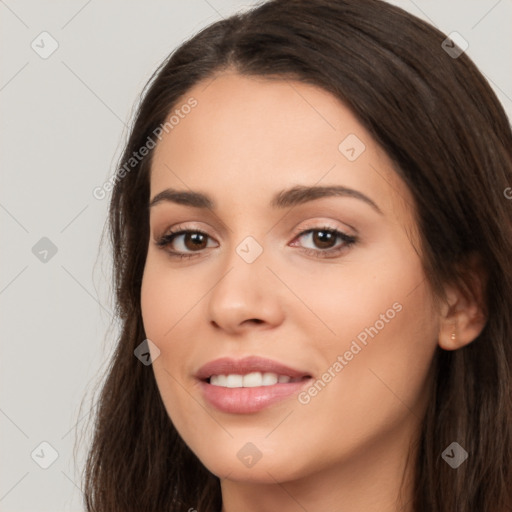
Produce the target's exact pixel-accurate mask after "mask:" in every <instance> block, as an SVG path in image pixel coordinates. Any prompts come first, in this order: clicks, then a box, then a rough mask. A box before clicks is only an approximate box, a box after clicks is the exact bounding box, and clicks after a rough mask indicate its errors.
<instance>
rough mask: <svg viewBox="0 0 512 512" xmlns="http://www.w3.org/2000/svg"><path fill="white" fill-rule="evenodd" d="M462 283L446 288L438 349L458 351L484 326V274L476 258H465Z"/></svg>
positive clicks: (485, 279) (479, 259) (485, 277)
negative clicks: (462, 285) (462, 284)
mask: <svg viewBox="0 0 512 512" xmlns="http://www.w3.org/2000/svg"><path fill="white" fill-rule="evenodd" d="M461 273H462V275H463V276H464V283H466V286H464V287H461V285H447V286H446V287H445V296H446V301H445V303H444V304H443V305H442V306H441V308H440V318H439V320H440V322H439V337H438V340H439V341H438V342H439V346H440V347H441V348H443V349H445V350H457V349H459V348H462V347H464V346H465V345H468V344H469V343H471V342H472V341H473V340H475V339H476V338H477V337H478V336H479V334H480V333H481V332H482V330H483V329H484V327H485V324H486V323H487V311H486V306H485V303H484V290H485V286H486V283H487V272H486V271H485V268H484V266H483V265H482V263H481V258H479V257H478V255H475V254H473V255H471V256H469V257H468V258H467V260H466V262H465V264H464V265H463V268H462V272H461Z"/></svg>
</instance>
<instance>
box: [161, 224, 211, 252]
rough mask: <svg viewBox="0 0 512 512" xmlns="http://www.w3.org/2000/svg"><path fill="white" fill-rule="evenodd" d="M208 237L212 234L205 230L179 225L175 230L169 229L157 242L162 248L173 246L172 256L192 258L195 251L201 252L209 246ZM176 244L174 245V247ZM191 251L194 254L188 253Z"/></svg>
mask: <svg viewBox="0 0 512 512" xmlns="http://www.w3.org/2000/svg"><path fill="white" fill-rule="evenodd" d="M208 238H210V236H209V235H208V234H207V233H205V232H204V231H201V230H198V229H193V230H192V229H181V230H180V228H179V226H178V227H177V228H176V229H175V230H171V231H168V232H167V233H166V234H165V235H163V236H162V237H161V238H160V239H159V240H158V241H157V242H156V245H157V246H158V247H161V248H166V247H169V246H170V247H171V249H170V250H169V253H170V255H171V257H176V258H192V257H194V256H196V255H195V254H193V253H194V252H199V251H201V250H202V249H206V248H207V247H208V245H207V244H208ZM173 245H174V247H173ZM187 251H191V252H192V254H190V253H187Z"/></svg>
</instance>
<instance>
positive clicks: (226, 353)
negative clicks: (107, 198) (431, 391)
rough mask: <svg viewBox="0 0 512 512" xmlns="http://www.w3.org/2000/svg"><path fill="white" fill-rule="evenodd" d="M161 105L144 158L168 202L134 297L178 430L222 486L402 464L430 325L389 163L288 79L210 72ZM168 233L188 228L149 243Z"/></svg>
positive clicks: (354, 128) (426, 291) (398, 185)
mask: <svg viewBox="0 0 512 512" xmlns="http://www.w3.org/2000/svg"><path fill="white" fill-rule="evenodd" d="M190 98H194V99H195V100H196V101H197V104H195V103H194V102H193V100H190ZM189 100H190V101H189ZM187 101H189V105H190V104H192V103H194V104H195V106H194V107H193V108H186V107H185V108H182V107H183V105H185V104H187ZM175 109H177V110H178V111H179V112H178V114H176V113H174V115H175V116H176V117H175V118H174V119H173V121H172V129H169V130H168V133H165V132H164V135H163V137H162V139H161V141H160V142H159V143H158V145H157V146H156V148H155V153H154V155H153V156H154V158H153V163H152V170H151V194H150V198H151V200H153V199H154V198H155V197H156V196H157V195H159V194H161V193H162V192H163V191H165V190H167V189H172V191H173V193H172V194H171V192H169V193H167V195H165V194H164V195H161V196H160V200H158V201H155V202H154V204H153V205H152V206H151V208H150V240H149V245H148V252H147V261H146V266H145V270H144V277H143V282H142V290H141V301H142V316H143V321H144V328H145V332H146V335H147V337H148V339H149V340H151V341H152V343H154V344H155V345H156V346H157V347H158V349H159V351H160V354H159V356H158V357H156V358H155V360H154V362H153V370H154V373H155V377H156V381H157V384H158V388H159V390H160V393H161V396H162V399H163V403H164V404H165V407H166V410H167V412H168V414H169V416H170V418H171V420H172V422H173V423H174V425H175V426H176V429H177V430H178V432H179V434H180V435H181V436H182V438H183V439H184V441H185V442H186V443H187V445H188V446H189V447H190V448H191V449H192V450H193V451H194V452H195V454H196V455H197V456H198V457H199V459H200V460H201V461H202V462H203V464H204V465H205V466H206V467H207V468H208V469H209V470H210V471H211V472H213V473H214V474H216V475H218V476H220V477H221V478H225V477H228V479H229V480H230V481H233V480H238V481H253V482H269V483H272V482H275V481H291V480H297V479H300V478H303V477H307V476H308V475H313V474H326V473H325V472H327V471H338V472H340V471H344V469H346V468H351V469H350V471H358V469H357V468H360V470H362V469H361V468H363V467H364V461H368V462H370V461H374V462H376V461H379V464H380V463H381V461H382V460H385V461H386V464H389V465H390V467H391V466H392V465H393V462H392V461H393V460H394V461H400V464H401V463H402V462H403V460H404V457H405V454H406V453H407V450H408V443H409V441H410V440H411V439H412V438H413V437H414V436H415V433H416V432H417V429H418V426H419V418H421V416H422V414H423V411H424V407H425V405H426V404H425V398H426V392H425V390H426V385H427V382H428V375H427V374H428V370H429V366H430V363H431V360H432V357H433V353H434V350H435V347H436V343H437V333H438V328H439V321H438V316H437V315H436V313H435V309H434V307H433V302H432V298H431V292H430V288H429V287H428V283H427V281H426V279H425V276H424V273H423V270H422V266H421V263H420V256H419V254H418V252H419V243H418V241H417V240H418V237H417V232H416V228H415V222H414V219H413V211H412V205H413V199H412V197H411V195H410V193H409V191H408V190H407V188H406V187H405V185H404V184H403V182H402V181H401V180H400V179H399V178H398V176H397V175H396V174H395V172H394V170H393V168H392V164H391V162H390V160H389V158H388V157H387V156H386V154H385V153H384V152H383V151H382V150H381V149H380V148H379V147H378V146H377V145H376V143H375V142H374V141H373V140H372V138H371V137H370V135H369V133H368V132H367V131H366V130H365V129H364V128H363V126H362V125H361V124H360V123H359V122H358V121H357V120H356V119H355V117H354V116H353V115H352V114H351V112H350V111H349V110H348V109H347V108H346V107H345V106H344V105H343V104H341V103H340V102H339V101H338V100H337V99H336V98H335V97H333V96H332V95H330V94H329V93H327V92H325V91H324V90H322V89H319V88H317V87H314V86H311V85H306V84H303V83H300V82H295V81H292V82H288V81H285V80H268V79H264V78H255V77H243V76H240V75H237V74H222V75H220V76H218V77H217V78H216V79H214V80H213V81H212V80H209V81H206V82H202V83H199V84H197V85H196V86H195V87H194V88H193V89H191V90H190V91H189V93H188V94H186V95H185V96H184V98H183V100H182V101H181V102H180V104H178V105H177V106H176V107H175ZM177 119H178V121H177ZM323 187H327V188H325V189H324V188H323ZM331 187H332V189H331ZM334 187H339V188H338V189H337V190H338V192H337V193H334V192H333V190H334ZM292 189H296V190H295V191H291V190H292ZM176 193H181V195H176ZM191 194H202V195H204V196H207V197H208V198H209V200H210V202H211V204H209V205H207V207H205V204H202V203H201V201H199V199H197V198H195V199H194V196H191ZM173 198H174V200H173ZM187 198H188V199H187ZM190 198H192V199H193V201H192V200H190ZM185 199H187V201H188V203H189V204H185V203H186V202H187V201H186V200H185ZM202 202H203V203H205V201H204V200H203V201H202ZM141 215H142V212H141ZM170 230H173V231H183V230H186V231H187V232H189V233H188V234H178V235H176V236H175V237H174V239H167V241H168V244H167V245H166V246H158V245H157V243H156V242H158V241H159V240H160V239H161V238H162V236H164V235H166V234H169V231H170ZM308 230H312V231H310V232H307V231H308ZM197 231H200V232H202V233H204V234H201V233H197ZM337 231H338V232H339V233H341V235H340V234H338V233H337ZM417 251H418V252H417ZM180 255H183V256H186V257H184V258H180ZM188 256H190V258H187V257H188ZM141 341H142V340H141ZM155 354H156V351H155ZM219 360H220V361H219ZM205 365H207V366H205ZM265 374H266V375H265ZM276 380H277V383H276ZM397 464H398V462H397ZM379 467H380V466H379ZM384 478H385V475H384Z"/></svg>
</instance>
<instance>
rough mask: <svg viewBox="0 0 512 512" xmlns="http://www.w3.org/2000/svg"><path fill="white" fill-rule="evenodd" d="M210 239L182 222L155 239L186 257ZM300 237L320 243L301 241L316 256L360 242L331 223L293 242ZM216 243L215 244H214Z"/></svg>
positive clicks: (198, 251)
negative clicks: (306, 244) (184, 226)
mask: <svg viewBox="0 0 512 512" xmlns="http://www.w3.org/2000/svg"><path fill="white" fill-rule="evenodd" d="M209 239H210V240H211V237H210V236H209V235H208V234H207V233H205V232H204V231H201V230H199V229H181V227H180V226H177V227H176V228H174V229H173V230H170V231H168V232H167V233H166V234H165V235H163V236H162V237H160V238H159V239H158V240H157V241H156V242H155V243H156V245H157V246H158V247H160V248H162V249H165V248H167V247H170V249H168V253H169V255H170V256H171V257H172V258H180V259H183V258H193V257H195V256H200V255H201V252H202V251H203V250H204V249H207V248H208V247H210V248H211V247H212V246H211V245H208V241H209ZM300 239H304V240H305V241H306V243H310V244H313V245H314V246H316V247H317V248H308V247H303V246H302V245H299V247H301V248H302V251H303V252H305V253H306V254H308V255H312V256H315V257H317V258H333V257H336V256H338V255H339V254H340V253H341V252H343V251H345V250H347V249H348V248H349V247H350V246H352V245H354V244H355V243H356V242H357V238H356V237H355V236H352V235H347V234H346V233H344V232H342V231H339V230H338V229H335V228H331V227H328V226H323V227H315V228H309V229H307V230H305V231H301V232H300V233H299V234H298V235H297V236H296V237H295V238H294V242H293V243H292V244H290V245H291V246H292V247H296V246H297V243H296V242H295V240H300ZM338 242H339V243H338ZM213 247H216V246H215V245H213Z"/></svg>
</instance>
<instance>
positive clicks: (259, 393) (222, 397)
mask: <svg viewBox="0 0 512 512" xmlns="http://www.w3.org/2000/svg"><path fill="white" fill-rule="evenodd" d="M310 381H311V378H308V379H304V380H301V381H299V382H288V383H281V384H274V385H273V386H258V387H254V388H225V387H222V386H213V385H212V384H209V383H208V382H204V381H201V383H200V386H201V390H202V392H203V396H204V397H205V399H206V401H207V402H208V403H209V404H210V405H212V406H213V407H215V408H216V409H218V410H219V411H222V412H227V413H231V414H249V413H252V412H258V411H261V410H262V409H265V408H266V407H270V406H271V405H273V404H275V403H277V402H280V401H281V400H284V399H286V398H288V397H289V396H290V395H293V394H297V393H299V392H300V390H301V389H302V388H303V387H305V386H306V385H309V383H310Z"/></svg>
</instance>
